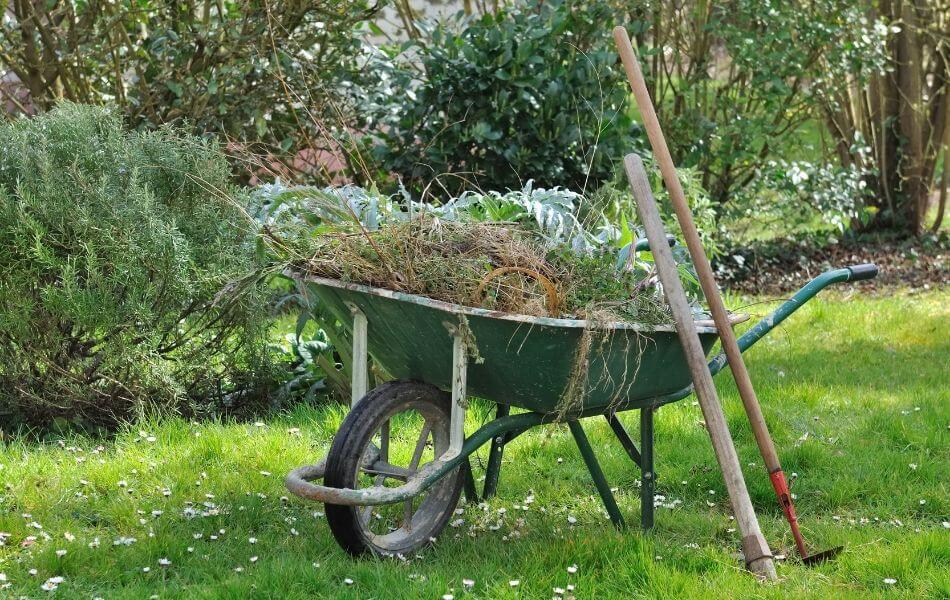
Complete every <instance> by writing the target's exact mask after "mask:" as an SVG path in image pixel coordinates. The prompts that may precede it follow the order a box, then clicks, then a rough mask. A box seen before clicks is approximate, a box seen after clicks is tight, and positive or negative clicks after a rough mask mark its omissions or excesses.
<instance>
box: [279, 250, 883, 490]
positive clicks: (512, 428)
mask: <svg viewBox="0 0 950 600" xmlns="http://www.w3.org/2000/svg"><path fill="white" fill-rule="evenodd" d="M877 273H878V270H877V267H876V266H875V265H857V266H853V267H846V268H841V269H833V270H830V271H826V272H824V273H822V274H821V275H819V276H818V277H815V278H814V279H812V280H811V281H809V282H808V283H807V284H805V286H803V287H802V288H801V289H800V290H798V292H796V293H795V294H794V295H793V296H792V297H791V298H789V299H788V300H786V301H785V302H783V303H782V304H781V305H780V306H779V307H778V308H777V309H775V311H773V312H772V313H770V314H769V315H768V316H766V317H765V318H763V319H762V320H761V321H759V322H758V323H756V324H755V325H754V326H753V327H752V328H751V329H749V330H748V331H746V332H745V334H743V335H742V336H741V337H740V338H739V340H738V342H739V349H740V350H741V351H743V352H745V351H746V350H747V349H748V348H750V347H752V345H753V344H755V343H756V342H757V341H759V340H760V339H762V338H763V337H764V336H765V335H766V334H767V333H768V332H770V331H771V330H772V329H774V328H775V327H777V326H778V325H779V324H780V323H782V322H783V321H784V320H785V319H787V318H788V317H789V316H791V314H792V313H794V312H795V311H796V310H798V309H799V308H801V307H802V306H803V305H804V304H805V303H806V302H808V301H809V300H811V299H812V298H814V297H815V296H816V295H817V294H818V293H819V292H820V291H821V290H823V289H824V288H826V287H828V286H829V285H832V284H834V283H842V282H848V281H862V280H868V279H873V278H874V277H875V276H877ZM363 331H364V332H365V327H364V328H363ZM453 333H455V332H453ZM363 335H364V336H365V333H363ZM456 336H457V333H456ZM356 337H357V340H356V341H355V343H354V346H356V345H359V344H361V343H362V345H363V347H362V348H361V350H362V352H364V353H365V339H363V341H362V342H360V340H359V338H361V337H363V336H359V335H358V336H356ZM455 350H456V354H459V353H460V352H459V349H458V348H456V349H455ZM456 362H457V361H456ZM727 363H728V361H727V360H726V356H725V355H724V354H719V355H718V356H716V357H715V358H713V359H712V360H711V361H710V362H709V370H710V372H711V373H712V374H713V375H715V374H716V373H718V372H719V371H721V370H722V369H723V367H725V366H726V364H727ZM357 366H358V367H359V365H357ZM455 369H456V370H457V369H458V366H455ZM463 370H464V369H463ZM365 376H366V372H365V368H357V369H354V386H353V388H354V391H356V390H360V391H365V383H363V382H362V381H360V382H357V381H355V379H356V378H357V377H360V378H361V379H362V378H365ZM463 377H464V375H463ZM692 391H693V390H692V386H688V387H685V388H683V389H682V390H679V391H677V392H674V393H672V394H668V395H665V396H660V397H657V398H655V399H654V400H653V401H652V402H651V404H650V407H651V408H655V407H658V406H662V405H664V404H668V403H670V402H675V401H677V400H680V399H682V398H685V397H686V396H688V395H689V394H691V393H692ZM453 396H458V397H453V411H454V410H455V405H456V404H461V402H462V401H464V378H463V380H462V386H461V389H458V390H455V389H453ZM353 400H354V402H355V401H356V400H358V398H357V397H356V393H354V398H353ZM625 408H626V407H625V406H623V404H621V405H620V406H618V407H617V410H618V411H619V410H624V409H625ZM458 412H459V414H458V415H453V416H454V418H453V421H458V423H454V424H453V425H454V427H453V429H455V428H456V427H457V426H458V425H459V424H460V423H461V421H460V419H462V418H463V417H464V414H462V413H463V411H462V410H459V411H458ZM602 413H603V409H601V408H598V409H595V410H591V411H585V412H582V413H581V414H580V415H577V417H578V418H584V417H589V416H593V415H598V414H602ZM554 419H555V416H554V415H545V414H542V413H536V412H527V413H520V414H516V415H508V416H502V417H500V418H497V419H495V420H494V421H491V422H490V423H488V424H486V425H484V426H482V427H481V428H480V429H479V430H478V431H476V432H475V433H473V434H472V435H470V436H469V437H468V438H465V439H464V442H461V443H459V442H460V441H461V440H460V439H459V438H460V436H459V434H458V433H456V434H455V436H454V437H455V438H456V439H457V440H458V442H457V443H456V444H452V446H453V447H450V449H449V451H448V452H446V453H445V454H444V455H443V456H442V457H440V458H438V459H436V460H434V461H433V462H431V463H429V464H428V465H426V466H425V467H423V468H422V469H420V470H419V471H418V472H416V473H414V474H412V475H410V476H409V477H408V478H407V479H406V481H405V483H403V484H402V485H400V486H398V487H382V486H379V487H372V488H365V489H358V490H357V489H348V488H332V487H327V486H324V485H319V484H315V483H312V482H314V481H318V480H321V479H323V476H324V473H325V472H326V459H323V460H321V461H320V462H319V463H317V464H315V465H306V466H302V467H298V468H297V469H294V470H293V471H291V472H290V473H289V474H288V475H287V478H286V480H285V484H286V486H287V489H288V490H289V491H290V492H292V493H293V494H295V495H297V496H300V497H301V498H305V499H308V500H317V501H319V502H323V503H327V504H339V505H347V506H375V505H381V504H393V503H396V502H404V501H406V500H409V499H410V498H413V497H415V496H417V495H419V494H420V493H422V492H424V491H425V490H426V489H428V488H429V487H430V486H431V485H432V484H434V483H435V482H436V481H438V480H439V479H440V478H442V477H443V476H445V475H446V474H447V473H450V472H451V471H452V470H454V469H456V468H458V467H459V466H461V465H462V464H463V463H465V462H466V461H467V460H468V457H469V455H471V454H472V453H474V452H475V451H476V450H478V448H480V447H481V446H482V445H483V444H485V443H486V442H488V441H490V440H492V439H493V438H494V439H499V438H504V439H506V440H507V441H510V440H512V439H514V438H515V437H517V436H518V435H520V434H521V433H524V432H525V431H527V430H528V429H530V428H532V427H534V426H536V425H541V424H543V423H546V422H553V421H554Z"/></svg>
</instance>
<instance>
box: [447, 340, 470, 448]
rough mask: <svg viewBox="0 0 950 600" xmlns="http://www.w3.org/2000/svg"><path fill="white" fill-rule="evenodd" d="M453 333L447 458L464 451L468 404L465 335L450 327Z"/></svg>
mask: <svg viewBox="0 0 950 600" xmlns="http://www.w3.org/2000/svg"><path fill="white" fill-rule="evenodd" d="M450 333H451V334H452V414H451V416H450V417H449V448H448V450H446V451H445V454H444V455H443V456H442V460H447V459H450V458H454V457H456V456H458V455H459V454H460V453H461V452H462V444H463V443H464V442H465V409H466V406H467V405H468V398H467V394H466V390H465V388H466V381H467V379H468V350H467V349H466V347H465V337H464V335H463V334H462V332H461V331H459V329H458V328H456V327H453V328H451V329H450Z"/></svg>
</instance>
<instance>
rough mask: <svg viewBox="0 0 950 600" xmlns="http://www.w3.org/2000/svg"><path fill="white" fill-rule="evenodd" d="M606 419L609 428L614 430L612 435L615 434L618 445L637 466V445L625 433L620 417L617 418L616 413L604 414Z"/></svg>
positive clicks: (638, 461) (638, 458)
mask: <svg viewBox="0 0 950 600" xmlns="http://www.w3.org/2000/svg"><path fill="white" fill-rule="evenodd" d="M604 417H605V418H606V419H607V422H608V423H609V424H610V428H611V429H613V430H614V435H616V436H617V440H618V441H619V442H620V445H621V446H623V449H624V450H625V451H626V452H627V456H629V457H630V460H632V461H633V462H635V463H636V464H637V466H638V467H639V466H641V464H640V451H639V450H637V445H636V444H634V443H633V440H632V439H630V434H629V433H627V430H626V429H624V427H623V423H621V422H620V419H618V418H617V415H616V414H612V415H604Z"/></svg>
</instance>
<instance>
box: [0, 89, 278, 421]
mask: <svg viewBox="0 0 950 600" xmlns="http://www.w3.org/2000/svg"><path fill="white" fill-rule="evenodd" d="M0 150H2V151H0V272H2V273H3V276H2V278H0V422H2V423H4V424H10V423H17V422H25V423H28V424H32V425H41V426H42V425H48V424H49V423H50V422H55V421H62V420H66V421H70V422H73V423H76V424H81V425H95V426H99V425H105V426H109V425H112V424H115V423H116V422H117V421H119V420H122V419H125V418H127V417H130V416H135V415H138V414H142V413H145V412H151V411H153V410H159V411H161V410H179V411H181V412H184V413H186V414H194V413H196V412H206V411H209V410H216V409H222V408H233V407H237V406H240V405H244V404H247V403H248V402H249V401H250V400H251V399H252V398H253V397H255V396H254V393H255V391H256V389H257V388H256V387H255V385H256V382H257V381H258V380H259V379H258V378H259V377H261V376H263V375H266V368H267V360H266V350H265V340H264V333H265V325H264V322H263V320H262V317H263V316H264V312H263V311H262V310H261V304H260V302H259V297H260V294H259V293H258V292H257V291H256V286H255V282H256V278H255V277H254V275H253V269H254V264H253V237H252V236H251V235H250V232H251V230H250V229H249V227H248V226H247V224H248V221H247V219H246V218H245V216H244V214H245V212H244V210H243V208H242V206H240V202H241V197H240V195H239V194H237V193H236V190H235V189H234V188H232V187H231V185H230V184H229V183H228V179H229V171H228V166H227V162H226V161H225V159H224V158H223V156H222V154H221V153H220V152H219V151H218V149H217V148H216V147H215V146H214V145H212V144H210V143H208V142H205V141H202V140H199V139H196V138H193V137H190V136H188V135H184V134H181V133H179V132H177V131H175V130H173V129H169V128H164V129H161V130H159V131H156V132H151V133H127V132H126V131H125V130H124V129H123V126H122V122H121V119H120V117H119V116H118V115H117V114H116V113H114V112H111V111H109V110H106V109H101V108H93V107H87V106H80V105H73V104H64V105H62V106H60V107H59V108H57V109H55V110H53V111H52V112H50V113H47V114H45V115H42V116H39V117H36V118H35V119H32V120H20V121H17V122H14V123H11V124H7V125H4V126H2V127H0ZM256 397H258V398H259V397H260V396H256Z"/></svg>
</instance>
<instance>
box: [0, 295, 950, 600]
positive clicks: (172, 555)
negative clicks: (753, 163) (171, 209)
mask: <svg viewBox="0 0 950 600" xmlns="http://www.w3.org/2000/svg"><path fill="white" fill-rule="evenodd" d="M948 302H950V294H948V293H947V291H946V290H943V291H936V292H929V293H925V294H920V295H907V294H901V293H895V294H894V295H893V296H892V297H880V298H868V297H863V296H860V295H854V296H851V297H846V296H842V295H837V296H826V297H825V299H824V300H822V299H819V300H817V301H813V302H812V303H811V304H809V305H808V306H806V308H805V309H803V310H802V311H801V312H799V313H798V314H796V315H795V316H794V317H793V318H792V319H791V320H790V321H788V322H787V325H786V326H785V327H783V328H782V329H781V330H779V331H776V332H773V334H772V335H771V336H770V337H769V338H767V339H766V340H763V342H761V343H760V344H759V345H758V346H757V347H756V348H755V349H754V350H752V351H751V352H750V353H749V354H748V358H749V364H750V369H751V371H752V374H753V377H754V379H755V380H756V382H757V385H758V392H759V395H760V397H761V399H762V400H763V402H764V404H765V412H766V417H767V418H768V420H769V423H770V425H771V428H772V432H773V434H774V436H775V438H776V442H777V444H778V447H779V449H780V453H781V455H782V458H783V462H784V464H785V469H786V472H788V473H792V472H796V473H798V479H797V482H796V483H795V484H794V486H793V492H794V493H795V494H796V495H797V496H798V507H799V511H800V513H801V516H802V523H803V526H804V531H805V534H806V537H807V538H808V539H809V540H810V541H811V542H812V544H813V545H814V546H815V547H817V548H824V547H829V546H834V545H838V544H844V545H846V547H847V549H846V551H845V552H844V554H843V555H842V556H841V557H840V558H839V559H838V560H837V561H836V562H834V563H830V564H826V565H823V566H821V567H818V568H813V569H807V568H804V567H802V566H800V565H799V564H798V563H797V562H795V561H794V560H792V557H793V555H794V553H793V548H792V546H791V537H790V535H789V534H788V531H787V529H786V527H785V526H784V523H783V521H782V517H781V513H780V511H779V510H778V509H777V507H776V505H775V503H774V500H773V496H772V492H771V488H770V486H769V484H768V479H767V477H766V475H765V473H764V472H763V470H762V468H761V461H760V459H759V457H758V455H757V452H756V449H755V446H754V442H753V439H752V435H751V432H750V430H749V427H748V425H747V424H746V422H745V420H744V416H743V412H742V409H741V406H740V403H739V401H738V398H737V395H736V393H735V390H734V388H733V387H732V384H731V381H730V380H729V376H728V375H727V374H723V375H721V376H720V377H719V378H718V383H719V384H720V385H719V387H720V390H721V391H722V393H723V399H724V402H725V404H726V409H727V413H728V415H729V421H730V426H731V428H732V432H733V434H734V437H735V438H736V439H737V443H738V446H739V453H740V456H741V458H742V460H743V463H744V464H746V465H750V466H749V468H747V469H746V478H747V481H748V482H749V485H750V491H751V494H752V498H753V501H754V503H755V505H756V507H757V509H758V513H759V516H760V519H761V522H762V526H763V529H764V531H765V533H766V536H767V538H768V539H769V540H770V542H771V543H772V545H773V549H775V551H776V552H779V553H783V554H786V555H788V556H789V557H790V558H789V560H787V561H781V562H780V563H779V567H778V569H779V574H780V576H781V578H782V581H781V582H780V583H778V584H774V585H763V584H760V583H758V582H756V581H755V579H754V578H753V577H752V576H751V575H749V574H748V573H746V572H744V571H743V570H742V568H741V567H740V564H739V563H738V561H737V559H736V552H737V550H738V547H739V538H738V534H737V533H736V532H735V531H734V529H733V527H734V524H733V523H732V522H731V521H730V520H729V517H728V514H729V509H728V503H727V499H726V496H725V491H724V488H723V485H722V483H721V477H720V475H719V474H718V471H717V469H716V464H715V460H714V458H713V455H712V451H711V449H710V445H709V440H708V438H707V436H706V433H705V431H704V430H703V429H702V427H701V426H700V424H699V421H700V419H701V414H700V412H699V407H698V406H695V405H694V404H693V402H692V399H687V400H684V401H682V402H680V403H678V404H676V405H673V406H668V407H665V408H663V409H661V410H659V411H658V414H657V424H656V435H657V464H656V470H657V473H658V484H659V487H658V491H657V493H658V494H662V495H664V496H665V497H666V500H665V502H666V503H668V504H669V503H673V502H674V500H678V501H681V502H676V503H675V508H672V509H670V508H659V509H658V510H657V527H656V530H655V532H654V534H653V535H651V536H643V535H641V532H640V530H639V528H638V526H637V525H636V523H637V522H638V511H639V508H638V488H637V486H636V481H637V479H638V477H639V473H638V471H637V470H636V468H635V467H633V466H632V465H630V464H629V463H628V462H627V460H626V458H625V455H624V454H623V451H622V450H621V448H620V447H619V445H617V444H616V442H615V441H614V440H613V439H612V438H611V437H610V432H609V429H608V428H607V426H606V424H605V423H604V422H603V420H602V419H601V420H597V419H592V420H590V421H588V422H586V428H587V431H588V434H589V435H590V437H591V438H592V442H593V443H594V447H595V449H597V451H598V452H599V457H600V459H601V463H602V466H603V467H604V469H605V471H606V474H607V477H608V479H609V480H610V482H611V483H612V485H615V486H617V487H618V488H619V500H620V503H621V508H622V509H623V510H624V511H625V514H626V517H627V520H628V523H631V526H630V527H629V528H628V529H627V530H626V531H623V532H617V531H615V530H614V529H613V528H612V527H611V525H610V524H609V522H608V521H607V520H606V518H605V514H604V512H603V509H602V507H601V504H600V501H599V500H598V499H597V497H596V493H595V490H594V487H593V485H592V484H591V482H590V479H589V477H588V475H587V472H586V470H585V469H584V467H583V463H582V461H581V459H580V457H579V455H578V453H577V450H576V447H575V446H574V445H573V442H572V441H571V438H570V436H569V434H568V432H567V431H566V428H562V427H557V426H549V427H546V428H544V429H539V430H536V431H534V432H531V433H530V434H528V435H525V436H523V437H522V438H520V439H519V440H518V441H517V442H515V443H514V444H512V445H511V446H509V448H508V450H507V454H506V460H505V467H504V469H503V472H502V478H501V487H500V494H499V497H497V498H496V499H494V500H492V501H491V502H489V503H488V505H487V506H472V505H468V506H465V505H463V507H464V514H463V515H462V518H463V519H464V521H465V522H464V524H463V525H461V526H459V527H456V528H447V529H446V531H445V532H444V533H443V535H442V537H441V538H440V540H439V541H438V543H437V544H436V545H435V546H434V547H433V548H431V549H429V550H427V551H426V552H425V554H424V556H422V557H410V559H409V560H408V561H407V562H401V561H398V560H360V561H354V560H352V559H350V558H348V557H347V556H346V555H344V554H343V552H342V551H341V550H339V549H338V548H337V546H336V545H335V543H334V542H333V540H332V538H331V536H330V533H329V531H328V529H327V526H326V522H325V519H324V518H323V515H322V510H323V507H322V506H319V505H309V504H306V503H304V502H302V501H299V500H298V499H296V498H294V497H291V498H289V499H288V498H286V496H287V493H286V492H285V490H284V488H283V485H282V477H283V475H284V474H285V473H286V472H287V471H288V470H289V469H290V468H292V467H295V466H298V465H300V464H304V463H306V462H310V461H313V460H315V459H316V458H317V457H318V456H319V455H322V454H323V452H324V451H325V449H326V448H327V445H328V441H329V440H330V437H331V435H332V434H333V432H334V431H335V428H336V426H337V425H338V423H339V421H340V419H341V418H342V414H343V413H342V409H340V408H339V407H321V408H312V407H299V408H298V409H296V410H294V411H293V412H291V413H289V414H281V415H274V416H273V417H272V418H270V419H268V420H266V421H264V422H263V423H259V424H252V423H242V424H238V423H227V424H223V423H200V424H195V423H189V422H185V421H182V420H170V421H166V422H162V423H149V424H140V425H137V426H134V427H130V428H129V429H128V430H127V431H125V432H123V433H122V434H120V435H119V436H118V437H117V438H116V439H114V440H109V441H103V440H94V439H88V438H80V437H77V438H69V439H63V440H61V441H60V442H59V443H51V444H45V445H37V444H35V443H27V442H20V441H16V440H14V441H10V440H7V441H6V442H5V443H4V445H3V446H2V447H0V481H2V488H3V489H0V532H4V535H3V538H4V540H5V542H4V545H3V546H2V547H0V573H2V574H3V578H2V580H0V585H3V586H5V587H4V588H3V589H0V596H2V595H6V594H8V595H10V596H11V597H18V596H27V597H60V598H94V597H102V598H148V597H150V596H151V597H159V598H173V597H189V598H244V597H262V598H264V597H274V598H278V597H279V598H302V597H327V598H441V597H442V596H443V595H444V594H450V593H451V594H454V596H455V598H469V597H471V598H514V597H524V598H550V597H552V595H554V588H556V587H559V588H564V589H565V591H566V593H567V595H568V596H569V595H571V594H574V595H575V596H576V597H578V598H614V597H684V596H690V597H751V596H761V597H770V598H779V597H782V598H788V597H866V596H870V595H879V594H892V595H896V596H904V597H915V598H917V597H944V598H946V597H950V529H948V527H950V524H948V523H947V521H950V494H948V489H947V481H948V480H950V456H948V455H950V452H948V449H950V448H948V444H947V441H948V433H950V386H948V379H947V377H948V375H947V357H948V356H950V327H948V317H950V311H948ZM754 308H755V309H756V310H764V307H762V306H755V307H754ZM487 411H488V408H487V407H482V409H481V410H480V411H479V410H476V411H473V412H474V413H475V414H472V415H471V417H472V418H471V423H470V426H472V427H475V426H477V425H478V423H479V422H480V420H481V419H483V418H485V417H486V416H487ZM479 413H480V414H479ZM624 420H626V421H627V422H628V423H630V425H631V427H632V429H633V430H636V416H635V414H630V415H628V416H625V417H624ZM484 455H485V452H484V451H483V452H482V456H481V462H482V464H483V463H484ZM559 459H562V460H560V461H559ZM753 463H755V464H754V466H752V464H753ZM478 469H479V467H478V466H476V470H477V471H478ZM478 474H479V473H478V472H477V473H476V475H478ZM529 495H533V496H534V502H533V503H530V504H529V505H528V509H527V510H524V509H523V506H524V505H525V501H526V499H527V497H528V496H529ZM569 517H573V518H572V519H570V521H569ZM572 521H576V522H575V523H571V522H572ZM499 524H500V527H497V528H496V525H499ZM252 539H253V540H256V541H254V542H253V543H252ZM31 540H33V541H31ZM133 540H134V541H133ZM63 551H65V552H63ZM166 561H167V564H164V563H165V562H166ZM163 564H164V566H163ZM573 565H576V567H577V569H576V573H573V574H572V573H569V572H568V567H571V566H573ZM53 577H62V582H61V583H59V584H58V587H57V589H56V590H55V591H53V592H47V591H44V590H43V589H42V586H43V585H44V584H46V583H47V582H48V580H50V578H53ZM345 579H350V580H352V584H349V585H348V584H346V583H344V580H345ZM463 579H471V580H474V586H473V587H471V588H470V589H467V588H464V587H463V585H462V580H463ZM512 580H519V581H520V583H519V584H518V585H517V586H511V585H510V583H509V582H511V581H512ZM892 580H894V581H892ZM54 581H55V580H54ZM569 584H570V585H573V586H574V589H573V591H567V590H568V585H569ZM47 587H51V585H47Z"/></svg>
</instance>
